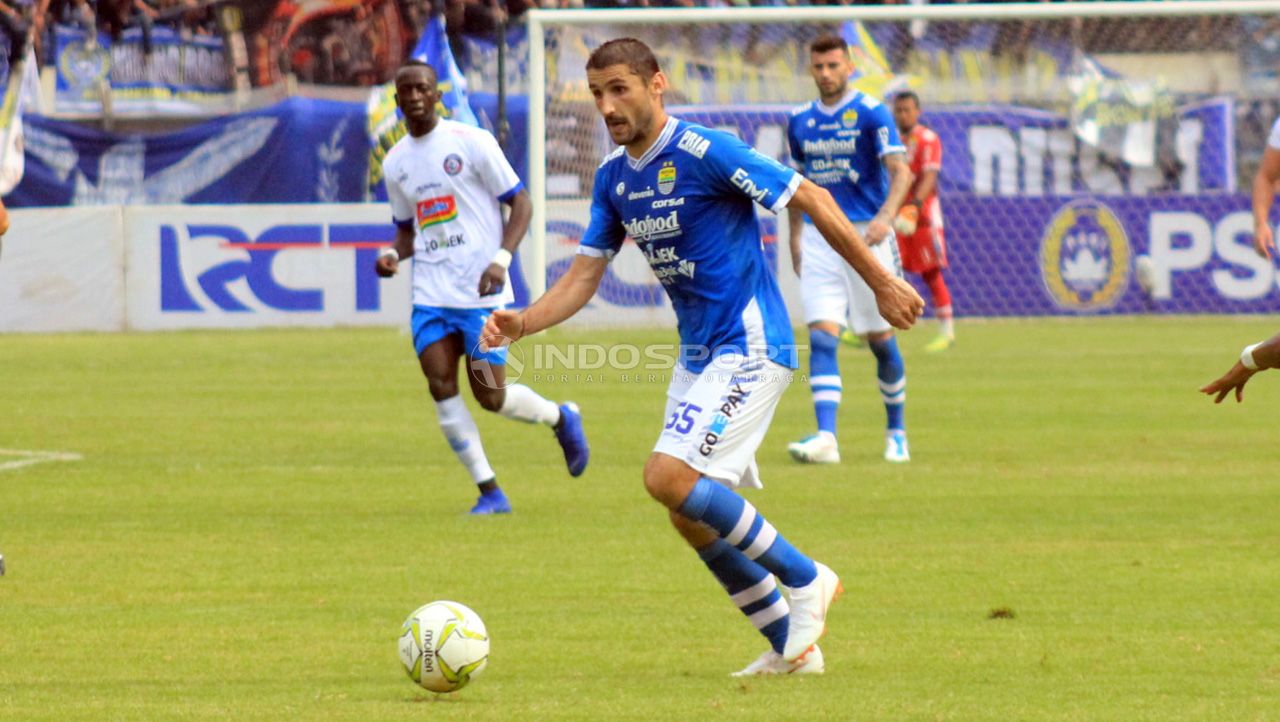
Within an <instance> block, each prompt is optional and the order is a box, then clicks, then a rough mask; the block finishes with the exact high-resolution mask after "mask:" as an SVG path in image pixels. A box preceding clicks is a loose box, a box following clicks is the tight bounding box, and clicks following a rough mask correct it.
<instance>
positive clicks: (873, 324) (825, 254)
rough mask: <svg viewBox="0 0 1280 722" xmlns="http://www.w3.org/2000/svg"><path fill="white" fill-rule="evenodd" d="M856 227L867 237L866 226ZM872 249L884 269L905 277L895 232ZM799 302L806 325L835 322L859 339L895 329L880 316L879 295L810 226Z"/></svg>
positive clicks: (806, 226) (802, 252)
mask: <svg viewBox="0 0 1280 722" xmlns="http://www.w3.org/2000/svg"><path fill="white" fill-rule="evenodd" d="M854 226H855V227H857V229H858V232H859V233H862V234H863V235H865V234H866V229H867V225H866V224H865V223H855V224H854ZM870 248H871V254H872V255H874V256H875V257H876V260H878V261H880V264H881V265H882V266H884V267H885V268H887V269H889V271H890V272H891V273H893V274H894V275H895V276H897V277H898V278H902V260H901V258H900V257H899V256H898V241H897V239H896V238H895V237H894V235H893V232H892V231H890V232H889V236H888V237H887V238H885V239H884V240H883V241H881V242H879V243H877V244H876V245H874V246H871V247H870ZM800 299H801V300H802V301H803V302H804V320H805V323H816V322H818V321H832V322H835V323H838V324H840V325H841V326H848V327H849V328H851V329H853V332H854V333H856V334H858V335H859V336H861V335H865V334H868V333H880V332H882V331H888V330H890V329H892V328H893V326H891V325H889V322H888V321H886V320H884V319H883V318H881V317H880V309H879V307H878V306H876V295H875V294H874V293H872V292H871V287H870V286H868V285H867V282H866V281H864V280H862V276H859V275H858V272H857V271H855V270H853V266H850V265H849V264H848V262H846V261H845V260H844V259H843V258H841V257H840V254H838V253H836V251H835V249H834V248H832V247H831V245H830V244H829V243H827V241H826V239H824V238H823V237H822V234H821V233H819V232H818V229H817V228H814V227H813V226H812V225H810V224H808V223H806V224H804V231H803V234H802V235H801V236H800Z"/></svg>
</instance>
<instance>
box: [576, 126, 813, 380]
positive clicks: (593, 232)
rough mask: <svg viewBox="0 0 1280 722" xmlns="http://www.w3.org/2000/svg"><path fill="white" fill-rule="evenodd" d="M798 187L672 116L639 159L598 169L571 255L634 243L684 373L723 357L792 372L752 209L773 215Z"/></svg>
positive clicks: (735, 142)
mask: <svg viewBox="0 0 1280 722" xmlns="http://www.w3.org/2000/svg"><path fill="white" fill-rule="evenodd" d="M802 180H803V177H802V176H801V175H800V174H798V173H796V172H795V171H793V170H792V169H790V168H787V167H786V166H784V165H782V164H781V163H778V162H777V161H775V160H773V159H772V158H767V157H765V156H763V155H761V154H760V153H758V152H756V151H755V150H754V149H752V148H751V147H749V146H748V145H747V144H746V143H743V142H742V141H741V140H739V139H737V138H735V137H733V136H731V135H729V134H727V133H723V132H720V131H716V130H711V129H709V128H704V127H702V126H700V125H694V124H692V123H686V122H684V121H679V120H676V119H675V118H670V119H668V121H667V124H666V126H664V127H663V129H662V133H661V135H660V136H659V138H658V140H657V141H656V142H655V143H654V144H653V145H652V146H651V147H650V148H649V150H648V151H646V152H645V154H644V156H643V157H641V158H639V159H636V158H632V157H631V156H630V155H629V154H628V153H627V152H626V149H625V148H623V147H620V148H618V149H617V150H615V151H614V152H613V153H611V154H609V155H608V156H607V157H605V159H604V162H603V163H601V164H600V168H599V169H598V170H597V171H596V178H595V189H594V191H593V195H592V201H591V223H590V225H589V226H588V228H587V231H586V233H585V234H584V235H583V238H582V243H581V245H580V246H579V248H578V253H581V254H584V255H589V256H597V257H604V258H612V257H613V255H614V254H615V253H617V252H618V251H619V250H620V249H621V248H622V244H623V242H624V241H625V240H626V239H627V238H628V237H629V238H630V239H631V240H633V241H634V242H635V244H636V245H637V246H638V247H639V249H640V251H641V252H642V253H643V254H644V256H645V258H646V259H647V260H648V261H649V267H650V268H652V269H653V273H654V275H655V276H657V278H658V280H659V281H660V282H661V283H662V285H663V288H664V289H665V290H666V292H667V296H668V297H669V298H670V299H671V305H672V306H673V307H674V309H675V312H676V319H677V322H678V326H679V332H680V344H681V359H680V364H681V365H682V366H683V367H685V368H686V369H688V370H690V371H693V372H695V373H701V372H702V370H703V369H704V368H705V367H706V366H707V365H708V363H710V362H711V361H712V359H714V358H716V357H718V356H721V355H722V354H726V353H737V354H740V355H745V356H747V357H751V358H768V359H770V360H772V361H774V362H776V363H778V364H781V365H783V366H786V367H787V368H795V366H796V352H795V346H794V339H793V336H792V333H791V321H790V319H789V318H788V316H787V309H786V306H785V305H784V304H783V301H782V294H781V293H780V292H779V291H778V284H777V282H776V280H775V279H774V275H773V271H772V270H771V269H769V268H768V266H767V263H766V260H765V255H764V248H763V245H762V242H761V239H760V227H759V224H758V221H757V219H756V212H755V206H754V203H759V204H760V205H762V206H764V207H765V208H768V209H770V210H772V211H774V212H777V211H779V210H781V209H782V208H783V207H785V206H786V205H787V203H788V202H790V200H791V196H792V195H793V194H794V193H795V190H796V188H798V187H799V185H800V182H801V181H802Z"/></svg>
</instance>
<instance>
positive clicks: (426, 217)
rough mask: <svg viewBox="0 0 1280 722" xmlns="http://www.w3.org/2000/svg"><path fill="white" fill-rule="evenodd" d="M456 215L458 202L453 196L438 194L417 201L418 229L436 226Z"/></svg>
mask: <svg viewBox="0 0 1280 722" xmlns="http://www.w3.org/2000/svg"><path fill="white" fill-rule="evenodd" d="M457 217H458V204H457V203H456V202H455V201H454V200H453V196H440V197H439V198H428V199H426V200H425V201H418V229H419V230H421V229H424V228H430V227H431V226H438V225H440V224H441V223H448V222H449V221H451V220H453V219H455V218H457Z"/></svg>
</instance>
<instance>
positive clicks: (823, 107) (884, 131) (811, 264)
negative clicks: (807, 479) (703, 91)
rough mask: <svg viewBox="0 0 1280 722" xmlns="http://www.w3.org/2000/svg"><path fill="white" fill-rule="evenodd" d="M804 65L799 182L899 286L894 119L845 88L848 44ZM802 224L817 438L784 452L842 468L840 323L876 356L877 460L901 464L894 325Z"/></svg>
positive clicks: (824, 42)
mask: <svg viewBox="0 0 1280 722" xmlns="http://www.w3.org/2000/svg"><path fill="white" fill-rule="evenodd" d="M809 60H810V65H809V72H810V73H811V74H812V75H813V80H814V82H815V83H816V84H817V86H818V93H819V96H820V97H819V99H818V100H816V101H812V102H809V103H807V104H805V105H802V106H800V107H799V108H796V109H795V110H793V111H792V112H791V119H790V121H789V122H788V124H787V139H788V141H789V143H790V145H791V157H792V158H793V159H794V160H795V162H796V163H798V164H800V165H801V167H802V170H803V172H804V175H805V177H806V178H808V179H810V180H812V181H813V182H814V183H816V184H818V185H820V186H822V187H823V188H825V189H827V190H828V191H830V192H831V195H832V196H833V197H834V198H835V199H836V203H838V204H839V206H840V210H841V211H842V212H843V213H844V215H845V216H846V217H847V218H848V219H849V220H850V221H853V223H854V224H855V225H857V227H858V231H859V232H860V233H861V234H862V235H863V237H865V238H866V240H867V243H868V244H870V245H871V250H872V253H873V254H874V255H875V258H876V260H877V261H878V262H879V263H880V264H881V265H882V266H883V267H884V269H885V271H886V272H888V273H891V274H893V275H895V276H897V277H899V278H900V277H901V276H902V263H901V261H900V259H899V257H898V242H897V240H896V239H895V238H894V235H893V226H892V223H893V219H894V216H896V215H897V213H898V208H899V206H901V205H902V202H903V201H904V200H905V199H906V195H907V190H908V189H909V188H910V187H911V171H910V169H908V168H907V164H906V161H905V156H904V154H905V153H906V148H905V147H904V146H903V145H902V141H901V140H900V139H899V138H898V128H897V125H896V124H895V123H894V120H893V114H892V113H891V112H890V111H889V109H888V108H887V107H885V105H884V104H883V103H881V102H880V101H878V100H876V99H875V98H872V97H870V96H868V95H866V94H864V93H862V92H861V91H858V90H856V89H853V88H850V87H849V74H850V73H851V72H852V71H853V65H852V63H851V62H850V60H849V46H848V44H847V43H845V41H844V40H843V39H842V38H841V37H840V36H838V35H832V34H826V35H822V36H819V37H818V38H817V39H815V40H814V41H813V42H812V43H811V44H810V45H809ZM805 216H806V214H805V213H804V212H803V211H800V210H797V209H791V210H790V213H789V222H790V227H791V255H792V259H793V262H794V261H795V260H796V259H798V260H799V273H800V290H801V299H802V300H803V302H804V314H805V322H806V323H808V324H809V349H810V353H809V385H810V387H811V389H812V391H813V409H814V414H815V416H817V421H818V431H817V433H816V434H813V435H811V436H808V437H806V438H805V439H802V440H800V441H797V442H794V443H792V444H790V445H788V447H787V450H788V451H789V452H791V456H792V458H794V459H795V460H796V461H801V462H805V463H814V464H835V463H839V461H840V447H839V444H838V443H837V442H836V416H837V414H838V412H839V409H840V396H841V389H842V384H841V381H840V367H839V364H838V362H837V355H836V352H837V350H838V349H839V345H840V344H839V339H840V333H841V326H844V325H846V324H847V325H848V327H849V328H850V330H852V331H853V333H855V334H857V335H858V336H859V337H863V338H865V339H866V342H867V344H868V345H869V346H870V347H871V352H872V353H873V354H875V358H876V376H877V378H878V380H879V385H880V398H881V400H882V401H884V408H885V415H886V417H887V424H886V431H885V450H884V458H885V459H886V460H888V461H894V462H904V461H908V460H910V458H911V455H910V452H909V451H908V449H907V429H906V423H905V420H904V418H903V417H904V414H903V411H904V406H905V404H906V399H907V369H906V365H905V364H904V363H903V361H902V354H901V353H899V351H898V341H897V339H896V338H894V334H893V325H892V324H891V323H890V322H889V320H888V319H886V318H884V317H883V316H882V315H881V314H880V313H879V312H878V311H877V309H876V296H875V294H873V293H872V289H871V288H870V287H869V286H868V285H867V283H866V282H865V281H864V280H863V278H861V277H859V276H858V275H857V274H855V273H853V272H852V270H851V269H850V268H849V267H848V266H847V265H846V264H845V263H843V262H842V261H841V259H840V256H838V255H837V254H836V253H835V252H834V251H832V249H831V247H830V246H828V245H827V243H826V242H825V241H824V240H823V236H824V235H825V234H824V233H822V232H821V229H820V228H819V227H818V226H816V225H815V223H814V219H813V218H812V217H808V218H806V217H805ZM863 277H865V274H864V276H863Z"/></svg>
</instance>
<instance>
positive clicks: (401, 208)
mask: <svg viewBox="0 0 1280 722" xmlns="http://www.w3.org/2000/svg"><path fill="white" fill-rule="evenodd" d="M395 83H396V103H397V104H398V106H399V108H400V112H401V113H403V114H404V122H405V128H406V130H407V131H408V133H407V134H406V135H405V137H404V138H402V139H401V140H400V141H399V142H398V143H396V144H395V146H394V147H393V148H392V149H391V151H390V152H388V153H387V157H386V158H385V159H384V160H383V162H382V167H383V174H384V177H385V178H386V184H387V196H388V200H389V201H390V202H391V214H392V218H393V219H394V220H395V222H396V226H397V230H396V241H395V245H394V246H392V247H390V248H387V249H385V250H383V252H382V253H380V254H379V255H378V260H377V261H376V266H375V270H376V271H377V273H378V275H380V276H384V277H386V276H394V275H395V274H396V272H397V271H398V270H399V268H400V262H401V261H402V260H407V259H413V271H412V272H413V316H412V319H411V323H412V328H413V346H414V351H415V352H416V353H417V355H418V362H419V365H420V366H421V367H422V373H423V374H424V375H425V376H426V377H427V386H428V389H429V390H430V392H431V398H432V399H434V400H435V403H436V418H437V420H438V421H439V423H440V430H441V431H442V432H443V433H444V437H445V439H446V440H447V441H448V442H449V448H451V449H453V452H454V453H455V454H456V455H457V456H458V460H459V461H461V462H462V464H463V465H464V466H466V468H467V471H468V472H469V473H470V474H471V478H472V480H473V481H474V482H475V483H476V487H477V489H478V490H479V492H480V498H479V499H477V500H476V503H475V506H473V507H472V508H471V513H472V514H506V513H509V512H510V511H511V503H510V502H509V501H508V500H507V495H506V494H505V493H504V492H503V491H502V488H501V487H499V486H498V480H497V477H496V475H495V474H494V471H493V467H492V466H490V465H489V459H488V457H487V456H486V455H485V453H484V446H483V444H482V443H481V441H480V430H479V428H477V427H476V422H475V420H474V419H472V418H471V412H470V411H468V410H467V405H466V404H465V403H463V401H462V397H461V396H460V395H459V394H458V361H459V360H460V359H461V358H463V357H464V356H465V357H466V359H467V371H468V373H467V378H468V381H470V385H471V393H472V394H473V395H474V396H475V398H476V401H477V402H479V404H480V406H481V408H484V409H486V410H488V411H493V412H496V413H498V414H500V415H502V416H505V417H507V418H509V419H515V420H518V421H524V422H526V423H542V424H545V425H547V426H549V427H551V428H552V429H553V430H554V431H555V435H556V439H557V441H559V442H560V447H561V449H562V450H563V451H564V458H565V463H566V465H567V466H568V468H569V474H570V475H572V476H578V475H580V474H581V473H582V472H583V471H584V470H585V469H586V466H587V461H588V459H589V458H590V451H591V450H590V448H589V447H588V445H587V439H586V435H585V434H584V433H583V431H582V417H581V415H580V414H579V412H578V409H577V406H576V405H574V404H572V403H567V404H563V405H560V406H557V405H556V403H555V402H553V401H549V400H547V399H545V398H543V397H542V396H539V395H538V393H537V392H535V391H534V390H533V389H531V388H529V387H528V386H524V385H523V384H507V383H506V362H507V357H506V351H505V349H503V350H498V351H493V352H487V353H485V352H480V351H478V349H477V347H478V345H479V341H480V330H481V329H482V328H483V327H484V319H485V317H486V316H487V315H488V314H489V312H490V311H492V310H493V309H494V308H501V307H502V306H503V305H505V304H507V303H510V302H511V301H512V300H513V298H514V296H513V295H512V293H511V288H510V284H508V283H507V266H509V265H510V264H511V258H512V255H513V253H514V252H515V250H516V246H517V245H518V244H519V243H520V239H521V238H523V237H524V234H525V231H526V230H527V229H528V227H529V215H530V212H531V209H532V207H533V206H532V203H531V201H530V200H529V194H528V193H527V192H526V191H525V190H524V185H523V184H522V183H521V182H520V179H519V177H517V176H516V173H515V171H514V170H512V169H511V164H510V163H508V162H507V159H506V157H505V156H504V155H503V154H502V150H501V149H500V148H499V147H498V142H497V141H496V140H494V138H493V136H492V135H490V134H489V133H488V132H486V131H484V130H482V129H480V128H475V127H472V126H469V125H465V124H463V123H458V122H455V121H452V120H448V119H445V118H440V117H438V116H437V115H436V103H438V102H439V101H440V90H439V88H438V87H437V84H436V72H435V69H434V68H432V67H431V66H430V65H428V64H426V63H423V62H421V61H418V60H411V61H409V62H407V63H405V64H404V66H402V67H401V68H400V69H399V70H398V71H397V72H396V77H395ZM504 203H505V204H507V205H510V206H511V216H510V218H509V219H507V220H506V221H503V218H502V209H501V205H502V204H504Z"/></svg>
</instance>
